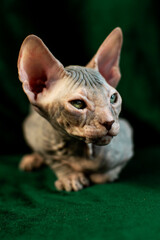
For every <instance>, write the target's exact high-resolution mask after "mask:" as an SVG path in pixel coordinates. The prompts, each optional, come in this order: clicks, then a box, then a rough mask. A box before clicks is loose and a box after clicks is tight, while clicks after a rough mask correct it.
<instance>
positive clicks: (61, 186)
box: [55, 173, 89, 192]
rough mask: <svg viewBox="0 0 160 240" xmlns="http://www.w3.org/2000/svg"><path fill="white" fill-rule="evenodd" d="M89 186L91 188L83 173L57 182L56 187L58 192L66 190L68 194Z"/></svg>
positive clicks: (62, 178)
mask: <svg viewBox="0 0 160 240" xmlns="http://www.w3.org/2000/svg"><path fill="white" fill-rule="evenodd" d="M87 186H89V180H88V179H87V178H86V177H85V176H84V174H83V173H71V174H69V175H67V176H63V177H61V178H59V179H58V180H57V181H56V182H55V187H56V188H57V189H58V190H60V191H62V190H65V191H67V192H71V191H79V190H81V189H82V188H84V187H87Z"/></svg>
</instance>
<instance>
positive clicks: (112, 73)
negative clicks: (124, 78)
mask: <svg viewBox="0 0 160 240" xmlns="http://www.w3.org/2000/svg"><path fill="white" fill-rule="evenodd" d="M122 42H123V35H122V30H121V29H120V28H115V29H114V30H113V31H112V32H111V33H110V34H109V36H108V37H107V38H106V39H105V41H104V42H103V43H102V45H101V46H100V48H99V49H98V51H97V53H96V54H95V56H94V57H93V58H92V60H91V61H90V62H89V63H88V64H87V66H86V67H88V68H94V69H96V70H98V71H99V72H100V74H101V75H102V76H103V77H104V78H105V79H106V81H107V83H108V84H110V85H111V86H112V87H114V88H115V87H116V86H117V85H118V82H119V80H120V78H121V73H120V69H119V59H120V52H121V47H122Z"/></svg>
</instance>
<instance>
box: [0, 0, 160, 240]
mask: <svg viewBox="0 0 160 240" xmlns="http://www.w3.org/2000/svg"><path fill="white" fill-rule="evenodd" d="M117 26H119V27H121V28H122V31H123V34H124V44H123V48H122V54H121V72H122V79H121V81H120V84H119V86H118V90H119V91H120V93H121V95H122V98H123V111H122V116H123V117H125V118H127V119H128V120H129V121H130V123H131V124H132V126H133V129H134V142H135V149H136V154H135V156H134V158H133V160H132V161H131V162H130V164H129V165H128V166H127V167H126V168H125V170H124V171H123V172H122V175H121V178H120V180H119V181H117V182H115V183H113V184H104V185H95V186H91V187H90V188H86V189H84V190H82V191H80V192H77V193H66V192H61V193H60V192H58V191H56V189H55V188H54V186H53V182H54V180H55V176H54V175H53V174H52V172H51V171H50V170H49V169H48V168H44V169H41V170H40V171H37V172H33V173H23V172H20V171H19V170H18V167H17V166H18V163H19V161H20V156H22V155H23V154H25V153H27V152H30V150H29V148H27V146H26V144H25V142H24V139H23V134H22V130H21V124H22V121H23V119H24V118H25V117H26V115H27V113H28V108H29V103H28V100H27V97H26V96H25V94H24V92H23V91H22V87H21V83H20V81H19V80H18V73H17V58H18V52H19V49H20V45H21V43H22V41H23V40H24V38H25V37H26V36H27V35H29V34H36V35H38V36H39V37H40V38H42V39H43V41H44V42H45V43H46V45H47V46H48V47H49V49H50V50H51V51H52V53H53V54H54V55H55V57H56V58H58V59H59V60H60V61H61V62H62V64H64V66H67V65H70V64H75V65H85V64H86V63H87V62H88V61H89V60H90V59H91V58H92V56H93V55H94V54H95V52H96V51H97V48H98V47H99V46H100V44H101V43H102V42H103V40H104V39H105V38H106V36H107V35H108V34H109V33H110V32H111V31H112V30H113V29H114V28H115V27H117ZM159 29H160V21H159V2H158V1H156V0H141V1H139V0H121V1H119V0H112V1H111V0H62V1H58V0H57V1H50V0H45V1H43V2H40V1H38V0H34V1H33V0H23V1H21V0H12V1H11V0H1V1H0V30H1V34H0V36H1V37H0V115H1V116H0V140H1V142H0V184H1V185H0V239H6V240H10V239H13V240H14V239H26V240H27V239H33V240H36V239H61V240H66V239H68V240H72V239H75V240H76V239H78V240H80V239H82V240H83V239H86V240H90V239H93V240H94V239H96V240H104V239H108V240H121V239H122V240H139V239H140V240H141V239H142V240H144V239H145V240H151V239H153V240H159V239H160V161H159V159H160V148H159V146H160V112H159V109H160V94H159V92H160V80H159V79H160V71H159V52H160V49H159V46H160V31H159Z"/></svg>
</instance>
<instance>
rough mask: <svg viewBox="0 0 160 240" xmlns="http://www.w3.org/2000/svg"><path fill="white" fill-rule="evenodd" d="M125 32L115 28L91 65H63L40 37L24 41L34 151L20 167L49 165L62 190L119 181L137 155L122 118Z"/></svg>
mask: <svg viewBox="0 0 160 240" xmlns="http://www.w3.org/2000/svg"><path fill="white" fill-rule="evenodd" d="M121 47H122V31H121V29H120V28H116V29H114V30H113V31H112V32H111V33H110V35H109V36H108V37H107V38H106V39H105V41H104V42H103V43H102V45H101V46H100V48H99V49H98V51H97V53H96V54H95V56H94V57H93V58H92V60H91V61H90V62H89V63H88V64H87V65H86V67H81V66H69V67H66V68H64V66H63V65H62V64H61V63H60V62H59V61H58V60H57V59H56V58H55V57H54V56H53V55H52V53H51V52H50V51H49V49H48V48H47V47H46V46H45V44H44V43H43V42H42V40H41V39H40V38H38V37H37V36H35V35H29V36H28V37H27V38H26V39H25V40H24V42H23V44H22V46H21V49H20V53H19V58H18V73H19V79H20V81H21V82H22V84H23V90H24V92H25V93H26V95H27V97H28V99H29V101H30V103H31V106H32V107H31V111H30V114H29V116H28V117H27V118H26V120H25V122H24V125H23V130H24V136H25V139H26V141H27V143H28V144H29V146H30V147H31V148H32V150H33V153H32V154H30V155H25V156H24V157H23V158H22V160H21V163H20V169H22V170H26V171H30V170H32V169H35V168H38V167H40V166H41V165H42V164H47V165H49V167H50V168H51V169H52V170H53V171H54V173H55V174H56V176H57V180H56V182H55V186H56V188H57V189H58V190H66V191H78V190H80V189H82V188H84V187H86V186H89V185H90V183H105V182H112V181H114V180H116V179H117V178H118V176H119V174H120V172H121V170H122V169H123V168H124V166H125V165H126V163H127V162H128V161H129V159H130V158H131V157H132V155H133V141H132V128H131V127H130V125H129V123H128V122H127V121H126V120H124V119H119V113H120V111H121V104H122V99H121V96H120V94H119V93H118V91H117V90H116V89H115V88H116V86H117V85H118V82H119V80H120V77H121V74H120V69H119V59H120V52H121Z"/></svg>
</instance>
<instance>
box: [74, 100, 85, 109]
mask: <svg viewBox="0 0 160 240" xmlns="http://www.w3.org/2000/svg"><path fill="white" fill-rule="evenodd" d="M70 103H71V104H72V105H73V106H74V107H75V108H77V109H84V108H86V104H85V102H84V101H82V100H72V101H70Z"/></svg>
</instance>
